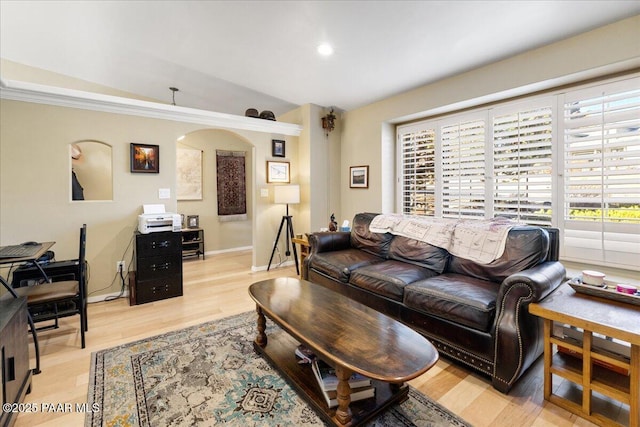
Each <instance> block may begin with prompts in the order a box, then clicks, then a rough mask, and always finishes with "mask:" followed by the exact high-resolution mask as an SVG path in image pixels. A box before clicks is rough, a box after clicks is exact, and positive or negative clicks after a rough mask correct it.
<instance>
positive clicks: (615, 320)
mask: <svg viewBox="0 0 640 427" xmlns="http://www.w3.org/2000/svg"><path fill="white" fill-rule="evenodd" d="M529 312H531V313H532V314H534V315H536V316H539V317H541V318H543V319H544V398H545V399H546V400H548V401H550V402H552V403H555V404H556V405H558V406H560V407H562V408H564V409H566V410H568V411H571V412H573V413H575V414H578V415H580V416H581V417H584V418H587V419H588V420H590V421H592V422H594V423H596V424H598V425H602V426H613V425H621V424H618V423H617V422H615V421H613V420H611V419H609V418H607V417H605V416H604V415H602V414H599V413H595V412H594V411H593V406H592V402H591V400H592V399H591V398H592V392H594V391H596V392H598V393H601V394H603V395H605V396H608V397H610V398H612V399H614V400H617V401H619V402H622V403H624V404H627V405H629V426H630V427H638V426H640V308H639V307H637V306H634V305H632V304H626V303H622V302H617V301H612V300H607V299H602V298H599V297H594V296H589V295H584V294H578V293H576V292H575V291H574V290H573V289H571V287H570V286H569V285H567V284H566V283H565V284H564V285H562V286H561V287H559V288H558V289H557V290H556V291H555V292H553V293H552V294H550V295H549V296H548V297H546V298H545V299H544V300H542V301H541V302H539V303H534V304H531V305H530V306H529ZM554 322H559V323H562V324H567V325H570V326H575V327H577V328H581V329H583V331H584V332H583V339H582V345H581V346H580V345H577V344H576V342H575V341H573V342H572V341H570V340H567V339H565V338H563V337H559V336H555V335H554V334H553V323H554ZM593 333H598V334H602V335H605V336H608V337H612V338H616V339H619V340H621V341H625V342H628V343H630V344H631V358H630V360H625V359H624V358H622V357H615V356H613V355H611V354H608V353H606V352H603V351H601V350H599V349H597V348H594V347H593V346H592V341H593V340H592V338H593ZM554 344H555V345H558V344H560V345H562V346H563V347H565V348H569V349H570V350H573V351H575V352H576V353H577V354H579V355H581V357H582V362H581V363H580V362H579V361H578V360H577V359H575V358H572V357H570V356H564V355H561V354H559V353H556V354H555V355H554V353H553V345H554ZM593 360H600V361H603V362H606V363H609V364H613V365H615V366H617V367H620V368H623V369H626V370H628V371H629V376H626V375H620V374H617V373H614V372H612V371H610V370H607V369H604V368H601V367H600V366H597V365H595V364H594V363H592V362H593ZM554 374H555V375H558V376H560V377H562V378H565V379H567V380H569V381H571V382H573V383H576V384H579V385H580V386H582V401H581V402H580V403H576V402H574V401H571V400H569V399H567V398H565V397H561V396H558V395H556V394H553V384H552V380H553V375H554Z"/></svg>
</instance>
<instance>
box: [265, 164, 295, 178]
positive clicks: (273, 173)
mask: <svg viewBox="0 0 640 427" xmlns="http://www.w3.org/2000/svg"><path fill="white" fill-rule="evenodd" d="M289 182H290V178H289V162H270V161H267V183H284V184H288V183H289Z"/></svg>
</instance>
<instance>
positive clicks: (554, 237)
mask: <svg viewBox="0 0 640 427" xmlns="http://www.w3.org/2000/svg"><path fill="white" fill-rule="evenodd" d="M375 215H376V214H372V213H361V214H357V215H356V216H355V218H354V220H353V224H352V229H351V231H350V232H329V233H312V234H310V235H309V243H310V254H309V256H308V257H307V258H306V259H305V262H304V265H303V277H304V278H306V279H307V280H310V281H312V282H315V283H319V284H321V285H323V286H326V287H328V288H330V289H333V290H335V291H337V292H340V293H341V294H344V295H346V296H348V297H350V298H352V299H355V300H357V301H359V302H361V303H363V304H365V305H367V306H369V307H372V308H374V309H376V310H378V311H380V312H383V313H385V314H387V315H389V316H391V317H393V318H395V319H398V320H400V321H402V322H404V323H405V324H407V325H409V326H411V327H412V328H413V329H415V330H416V331H418V332H419V333H421V334H422V335H424V336H425V337H427V338H428V339H429V340H430V341H431V342H432V343H433V344H434V345H435V346H436V347H437V348H438V350H439V351H440V353H441V354H444V355H446V356H448V357H450V358H452V359H454V360H456V361H458V362H461V363H463V364H465V365H467V366H470V367H472V368H474V369H476V370H478V371H480V372H482V373H484V374H487V375H489V376H490V377H491V381H492V384H493V386H494V387H495V388H496V389H497V390H499V391H501V392H503V393H507V392H509V390H510V389H511V387H512V386H513V385H514V383H515V382H516V380H517V379H518V378H519V377H520V376H521V375H522V374H523V373H524V372H525V371H526V370H527V368H528V367H529V366H530V365H531V364H532V363H533V362H534V361H535V360H536V359H537V358H538V356H540V354H541V353H542V350H543V338H542V337H543V334H542V322H541V320H540V319H538V318H537V317H535V316H533V315H531V314H529V311H528V309H527V307H528V305H529V304H530V303H531V302H535V301H540V300H541V299H542V298H544V297H545V296H546V295H548V294H549V293H550V292H552V291H553V290H554V289H555V288H557V287H558V286H559V285H560V284H561V283H562V282H563V280H564V278H565V268H564V266H563V265H562V264H561V263H560V262H558V234H557V229H547V228H540V227H535V226H527V225H518V226H516V227H514V228H512V229H510V231H509V233H508V236H507V242H506V247H505V250H504V253H503V255H502V256H501V257H500V258H498V259H496V260H494V261H493V262H491V263H490V264H477V263H475V262H473V261H470V260H467V259H463V258H459V257H456V256H454V255H451V254H449V253H448V252H447V251H446V250H445V249H442V248H438V247H435V246H431V245H429V244H428V243H424V242H419V241H417V240H413V239H409V238H406V237H403V236H396V235H392V234H390V233H372V232H370V231H369V224H370V223H371V220H372V219H373V218H374V217H375Z"/></svg>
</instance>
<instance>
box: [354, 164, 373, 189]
mask: <svg viewBox="0 0 640 427" xmlns="http://www.w3.org/2000/svg"><path fill="white" fill-rule="evenodd" d="M349 187H351V188H369V166H368V165H367V166H351V167H350V168H349Z"/></svg>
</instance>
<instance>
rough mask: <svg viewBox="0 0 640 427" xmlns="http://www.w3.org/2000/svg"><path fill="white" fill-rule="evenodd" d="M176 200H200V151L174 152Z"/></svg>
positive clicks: (184, 150)
mask: <svg viewBox="0 0 640 427" xmlns="http://www.w3.org/2000/svg"><path fill="white" fill-rule="evenodd" d="M176 171H177V180H176V198H177V199H178V200H202V150H197V149H193V148H178V149H177V150H176Z"/></svg>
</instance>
